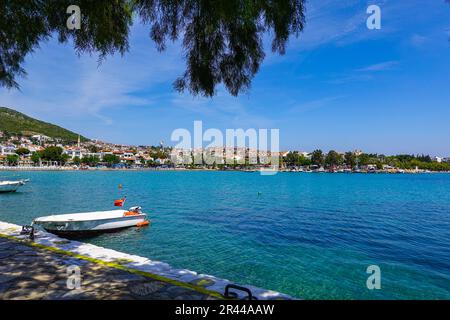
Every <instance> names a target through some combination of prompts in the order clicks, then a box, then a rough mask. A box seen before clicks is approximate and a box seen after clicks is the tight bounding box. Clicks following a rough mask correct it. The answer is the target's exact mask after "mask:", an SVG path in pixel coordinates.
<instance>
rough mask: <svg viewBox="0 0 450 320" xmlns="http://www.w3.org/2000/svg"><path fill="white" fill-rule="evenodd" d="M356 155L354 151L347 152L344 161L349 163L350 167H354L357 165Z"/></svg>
mask: <svg viewBox="0 0 450 320" xmlns="http://www.w3.org/2000/svg"><path fill="white" fill-rule="evenodd" d="M356 161H357V158H356V155H355V154H354V153H353V152H346V153H345V155H344V162H345V164H347V165H348V166H349V167H350V168H353V167H354V166H356Z"/></svg>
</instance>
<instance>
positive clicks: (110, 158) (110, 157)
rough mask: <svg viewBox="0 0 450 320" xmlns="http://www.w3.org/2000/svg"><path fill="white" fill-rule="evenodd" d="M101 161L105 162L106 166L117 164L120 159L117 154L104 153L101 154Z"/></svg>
mask: <svg viewBox="0 0 450 320" xmlns="http://www.w3.org/2000/svg"><path fill="white" fill-rule="evenodd" d="M103 162H106V164H107V165H108V166H112V165H113V164H117V163H119V162H120V159H119V157H118V156H116V155H114V154H105V155H104V156H103Z"/></svg>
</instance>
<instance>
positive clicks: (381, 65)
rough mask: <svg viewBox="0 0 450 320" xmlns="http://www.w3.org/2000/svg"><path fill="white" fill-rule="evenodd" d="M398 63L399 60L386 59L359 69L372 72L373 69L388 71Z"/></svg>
mask: <svg viewBox="0 0 450 320" xmlns="http://www.w3.org/2000/svg"><path fill="white" fill-rule="evenodd" d="M397 65H398V61H384V62H380V63H375V64H372V65H369V66H366V67H364V68H360V69H357V70H356V71H359V72H371V71H386V70H391V69H392V68H394V67H395V66H397Z"/></svg>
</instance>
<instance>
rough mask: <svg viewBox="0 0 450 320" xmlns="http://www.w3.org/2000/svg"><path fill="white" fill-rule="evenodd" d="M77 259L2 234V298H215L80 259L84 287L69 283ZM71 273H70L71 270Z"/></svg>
mask: <svg viewBox="0 0 450 320" xmlns="http://www.w3.org/2000/svg"><path fill="white" fill-rule="evenodd" d="M73 260H76V259H61V257H60V255H59V254H57V253H52V252H49V251H47V250H45V249H39V248H30V247H28V246H26V245H23V244H20V243H17V242H16V241H14V240H10V239H5V238H0V299H52V300H54V299H155V300H156V299H183V300H185V299H186V300H190V299H195V300H203V299H215V297H212V296H209V295H207V294H203V293H199V292H196V291H194V290H190V289H188V288H183V287H179V286H176V285H172V284H169V283H167V282H162V281H157V280H153V279H149V278H147V277H144V276H139V275H135V274H132V273H130V272H127V271H123V270H118V269H115V268H111V267H107V266H101V265H98V264H96V263H93V262H86V261H78V262H79V264H78V265H80V273H81V279H80V280H81V281H80V285H81V286H80V289H73V290H71V289H69V288H68V286H67V281H68V273H67V268H68V267H69V266H71V265H73V262H75V261H73ZM69 275H70V274H69Z"/></svg>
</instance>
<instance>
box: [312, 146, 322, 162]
mask: <svg viewBox="0 0 450 320" xmlns="http://www.w3.org/2000/svg"><path fill="white" fill-rule="evenodd" d="M323 161H324V156H323V152H322V150H320V149H318V150H314V151H313V153H312V154H311V162H312V164H315V165H318V166H321V165H323Z"/></svg>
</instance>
